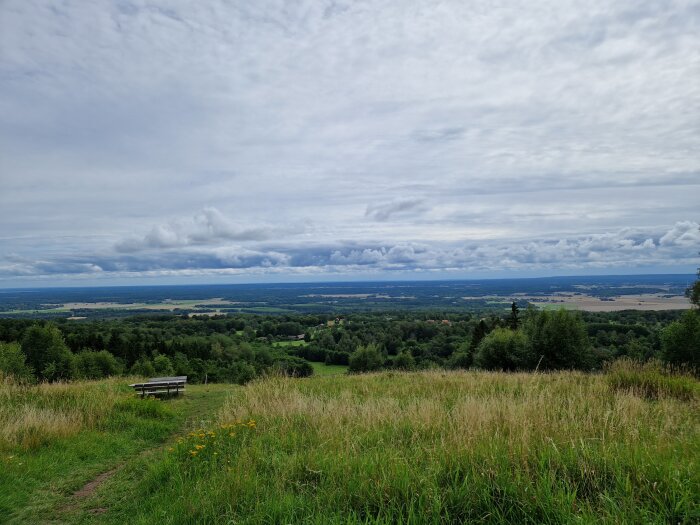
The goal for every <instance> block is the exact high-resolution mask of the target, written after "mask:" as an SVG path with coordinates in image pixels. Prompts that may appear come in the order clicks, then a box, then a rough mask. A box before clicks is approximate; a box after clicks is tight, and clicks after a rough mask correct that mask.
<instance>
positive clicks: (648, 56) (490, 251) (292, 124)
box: [0, 0, 700, 287]
mask: <svg viewBox="0 0 700 525" xmlns="http://www.w3.org/2000/svg"><path fill="white" fill-rule="evenodd" d="M699 13H700V4H698V2H697V1H696V0H691V1H688V0H665V1H663V2H637V1H633V0H621V1H616V2H609V1H604V0H592V1H590V2H586V3H585V4H582V3H581V2H577V1H574V0H556V1H555V0H538V1H534V2H528V3H526V4H522V3H520V4H519V3H517V2H512V3H500V4H499V3H494V2H491V1H488V0H469V1H461V0H447V1H444V2H440V3H437V4H436V3H435V2H433V1H428V0H425V1H422V0H419V1H416V2H408V3H407V2H401V1H398V0H367V1H353V2H350V1H347V2H346V1H344V0H327V1H326V0H308V1H300V2H293V3H290V2H285V1H282V0H261V1H259V2H243V1H223V0H213V1H211V2H206V3H205V4H202V3H193V2H177V1H170V0H129V1H123V0H97V1H94V2H82V1H79V0H67V1H65V2H61V3H56V2H51V1H49V0H6V1H4V2H1V3H0V286H1V287H7V286H15V285H20V284H22V285H24V284H32V283H34V282H36V283H43V282H53V281H61V282H65V283H70V282H80V283H99V282H102V281H101V280H103V279H108V278H109V279H112V281H113V282H129V279H133V278H135V277H144V278H153V279H158V278H160V277H161V276H164V275H167V276H173V278H175V277H179V278H181V279H182V282H187V279H190V278H195V277H196V278H197V279H199V280H206V279H207V277H208V276H210V277H212V278H213V277H220V276H222V275H224V276H226V275H228V276H230V277H231V279H232V280H236V279H237V280H246V279H247V280H256V279H258V278H261V276H264V275H274V276H275V278H278V279H280V280H283V279H284V278H285V276H289V277H294V276H298V275H299V274H302V275H304V276H308V277H309V278H310V279H311V278H316V277H318V276H322V275H326V274H332V275H335V274H340V273H342V274H343V275H346V276H352V275H358V276H362V275H365V274H368V273H367V272H370V273H371V274H372V276H373V278H382V277H383V276H385V277H387V278H390V277H393V276H396V275H403V276H410V275H414V274H421V275H422V273H425V274H435V275H441V276H452V275H454V276H459V277H468V276H470V275H472V274H477V273H478V274H479V275H480V276H488V275H490V274H494V275H496V274H498V275H503V274H510V273H513V274H518V275H529V274H533V273H535V272H569V273H576V272H587V271H598V272H600V271H605V270H606V269H609V270H610V271H612V272H616V273H620V272H623V273H624V272H625V271H635V272H636V271H649V272H656V271H674V272H681V271H682V272H691V271H693V269H694V268H695V267H696V266H697V265H698V260H697V252H698V250H700V242H699V241H698V232H697V221H698V204H697V197H696V196H697V195H698V194H700V164H699V163H698V156H697V152H698V151H699V150H700V90H698V89H697V79H698V78H700V51H699V50H700V36H699V35H700V32H699V31H698V30H697V29H698V28H697V20H698V16H699ZM120 280H121V281H120Z"/></svg>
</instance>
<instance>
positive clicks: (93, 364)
mask: <svg viewBox="0 0 700 525" xmlns="http://www.w3.org/2000/svg"><path fill="white" fill-rule="evenodd" d="M75 362H76V376H77V377H80V378H83V379H100V378H103V377H109V376H113V375H117V374H119V373H120V372H121V367H120V366H119V363H118V362H117V359H116V358H115V357H114V356H113V355H112V354H110V353H109V352H108V351H107V350H100V351H99V352H95V351H93V350H83V351H82V352H80V353H79V354H78V355H76V356H75Z"/></svg>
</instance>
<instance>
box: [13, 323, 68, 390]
mask: <svg viewBox="0 0 700 525" xmlns="http://www.w3.org/2000/svg"><path fill="white" fill-rule="evenodd" d="M22 350H23V351H24V354H25V355H26V356H27V364H28V365H29V366H31V367H32V368H33V369H34V370H35V371H36V375H37V377H38V378H39V379H46V380H48V381H56V380H60V379H71V378H72V377H74V376H75V371H76V369H75V356H74V355H73V354H72V353H71V351H70V350H69V349H68V347H67V346H66V343H65V341H64V340H63V335H61V331H60V330H59V329H58V328H57V327H56V325H54V324H52V323H48V324H46V325H45V326H41V325H38V324H36V325H33V326H31V327H29V328H28V329H27V331H26V332H25V333H24V337H23V338H22Z"/></svg>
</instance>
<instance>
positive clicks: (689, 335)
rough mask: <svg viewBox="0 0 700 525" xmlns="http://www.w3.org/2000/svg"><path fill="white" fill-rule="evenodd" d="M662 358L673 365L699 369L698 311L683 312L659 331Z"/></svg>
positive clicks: (699, 327) (699, 334)
mask: <svg viewBox="0 0 700 525" xmlns="http://www.w3.org/2000/svg"><path fill="white" fill-rule="evenodd" d="M661 348H662V356H663V358H664V360H666V361H668V362H669V363H671V364H674V365H689V366H691V367H693V368H695V369H698V370H700V311H698V310H696V309H693V310H688V311H687V312H685V313H684V314H683V316H682V317H681V319H680V320H679V321H676V322H674V323H671V324H670V325H669V326H667V327H666V328H664V330H663V331H662V332H661Z"/></svg>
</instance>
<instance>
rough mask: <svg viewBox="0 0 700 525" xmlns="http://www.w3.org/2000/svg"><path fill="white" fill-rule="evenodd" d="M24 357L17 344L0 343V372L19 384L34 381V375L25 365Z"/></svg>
mask: <svg viewBox="0 0 700 525" xmlns="http://www.w3.org/2000/svg"><path fill="white" fill-rule="evenodd" d="M25 361H26V356H25V355H24V353H23V352H22V347H21V346H20V345H19V343H0V372H1V373H2V374H3V375H5V376H11V377H12V378H13V379H14V380H15V381H18V382H20V383H31V382H33V381H34V373H33V371H32V369H31V367H30V366H29V365H27V364H26V362H25Z"/></svg>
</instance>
